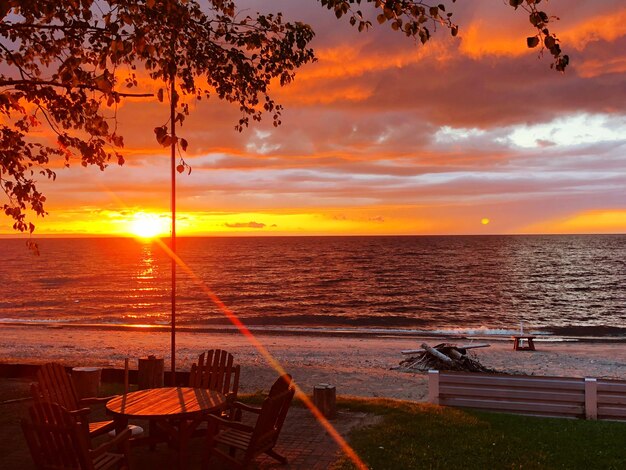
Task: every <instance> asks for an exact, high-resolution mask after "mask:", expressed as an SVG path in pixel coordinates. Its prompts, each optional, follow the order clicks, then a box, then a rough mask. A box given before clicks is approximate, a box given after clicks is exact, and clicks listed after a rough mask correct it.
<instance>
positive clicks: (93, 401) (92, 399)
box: [78, 395, 118, 406]
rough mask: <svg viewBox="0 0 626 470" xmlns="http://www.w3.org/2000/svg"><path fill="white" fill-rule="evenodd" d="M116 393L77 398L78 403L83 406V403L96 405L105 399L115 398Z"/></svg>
mask: <svg viewBox="0 0 626 470" xmlns="http://www.w3.org/2000/svg"><path fill="white" fill-rule="evenodd" d="M117 396H118V395H112V396H110V397H87V398H81V399H80V400H79V402H78V403H79V405H81V406H85V405H97V404H100V403H106V402H107V401H109V400H111V399H113V398H116V397H117Z"/></svg>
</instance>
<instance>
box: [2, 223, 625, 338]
mask: <svg viewBox="0 0 626 470" xmlns="http://www.w3.org/2000/svg"><path fill="white" fill-rule="evenodd" d="M36 241H37V243H38V246H39V252H40V254H39V255H38V256H37V255H35V254H34V253H33V252H32V251H31V250H29V249H28V248H27V247H26V245H25V242H24V240H23V239H0V260H2V261H1V263H0V283H1V285H2V296H1V297H0V323H4V324H11V325H24V326H42V325H47V326H52V327H54V326H55V325H64V326H76V327H90V328H150V327H152V328H167V327H168V325H169V324H170V315H171V313H170V312H171V285H172V282H171V273H172V268H171V256H170V255H169V254H168V251H167V249H166V248H165V247H164V244H163V242H160V241H157V240H152V241H142V240H138V239H133V238H73V239H69V238H68V239H58V238H54V239H53V238H49V239H47V238H42V239H39V240H36ZM165 242H166V243H167V240H165ZM176 250H177V256H178V258H179V261H178V264H177V268H176V271H177V275H176V311H177V322H176V323H177V328H178V329H179V330H183V331H192V332H202V331H214V330H220V331H229V330H231V329H232V330H234V329H235V327H234V326H233V324H232V322H231V320H230V319H229V316H228V315H225V313H224V311H225V309H226V310H227V311H228V312H232V313H233V314H234V315H236V317H237V318H238V319H239V320H240V321H241V322H243V324H245V325H246V326H247V327H248V328H250V329H251V330H270V331H273V332H277V333H281V332H282V333H287V334H290V333H302V332H307V333H319V334H324V333H341V334H364V335H365V334H372V335H379V336H380V335H383V336H384V335H394V336H398V335H452V336H461V337H463V336H465V337H468V336H469V337H490V336H493V337H496V336H507V337H508V336H509V335H511V334H514V333H519V332H520V330H522V329H523V331H524V332H525V333H531V334H536V335H542V336H543V337H544V338H548V339H550V338H552V339H554V340H579V341H580V340H583V341H584V340H598V339H600V340H611V341H625V342H626V235H562V236H561V235H559V236H556V235H551V236H547V235H546V236H543V235H541V236H539V235H537V236H530V235H529V236H521V235H520V236H397V237H396V236H367V237H366V236H363V237H351V236H345V237H231V238H227V237H224V238H219V237H207V238H179V239H178V240H177V247H176Z"/></svg>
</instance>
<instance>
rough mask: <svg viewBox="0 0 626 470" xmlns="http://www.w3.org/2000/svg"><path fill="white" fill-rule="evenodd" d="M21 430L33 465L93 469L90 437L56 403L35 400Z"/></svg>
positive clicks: (42, 467)
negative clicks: (28, 418)
mask: <svg viewBox="0 0 626 470" xmlns="http://www.w3.org/2000/svg"><path fill="white" fill-rule="evenodd" d="M29 415H30V421H29V420H27V419H23V420H22V422H21V424H22V430H23V431H24V436H25V437H26V443H27V444H28V448H29V450H30V452H31V455H32V457H33V460H34V461H35V465H36V466H37V468H40V469H53V468H54V469H81V470H92V469H93V468H94V465H93V462H92V460H91V457H90V455H89V439H88V437H87V435H86V434H85V431H84V428H82V427H81V426H80V425H79V424H78V423H77V422H76V420H75V419H74V418H73V417H72V416H71V415H70V414H69V412H68V411H67V410H66V409H65V408H63V407H62V406H60V405H58V404H56V403H47V402H41V403H36V404H34V405H33V406H31V407H30V409H29Z"/></svg>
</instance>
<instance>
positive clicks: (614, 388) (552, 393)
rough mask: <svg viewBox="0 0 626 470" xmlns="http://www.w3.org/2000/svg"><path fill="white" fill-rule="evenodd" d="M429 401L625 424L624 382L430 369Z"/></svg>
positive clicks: (625, 400) (625, 386)
mask: <svg viewBox="0 0 626 470" xmlns="http://www.w3.org/2000/svg"><path fill="white" fill-rule="evenodd" d="M428 400H429V402H430V403H433V404H438V405H445V406H456V407H464V408H475V409H479V410H488V411H502V412H505V413H518V414H527V415H535V416H555V417H567V418H586V419H611V420H626V381H620V380H606V379H590V378H570V377H541V376H528V375H504V374H481V373H468V372H448V371H445V372H444V371H442V372H439V371H436V370H431V371H429V373H428Z"/></svg>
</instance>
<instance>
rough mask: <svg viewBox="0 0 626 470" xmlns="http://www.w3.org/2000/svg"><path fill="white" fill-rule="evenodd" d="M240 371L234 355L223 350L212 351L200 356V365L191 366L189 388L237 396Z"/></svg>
mask: <svg viewBox="0 0 626 470" xmlns="http://www.w3.org/2000/svg"><path fill="white" fill-rule="evenodd" d="M240 369H241V368H240V366H239V365H234V359H233V355H232V354H230V353H229V352H227V351H224V350H222V349H210V350H209V351H207V352H206V353H202V354H200V356H199V357H198V363H197V364H193V365H192V366H191V372H190V373H189V386H190V387H196V388H206V389H209V390H215V391H217V392H220V393H223V394H224V395H228V394H229V393H234V394H235V395H236V394H237V391H238V390H239V373H240Z"/></svg>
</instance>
